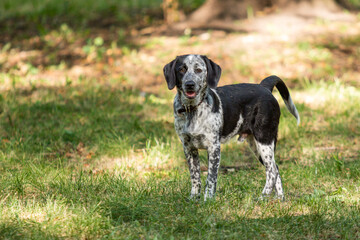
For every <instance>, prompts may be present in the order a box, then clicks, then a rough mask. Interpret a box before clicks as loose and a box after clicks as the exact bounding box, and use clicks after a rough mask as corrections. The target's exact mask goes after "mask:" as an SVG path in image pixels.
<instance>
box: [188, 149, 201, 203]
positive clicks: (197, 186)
mask: <svg viewBox="0 0 360 240" xmlns="http://www.w3.org/2000/svg"><path fill="white" fill-rule="evenodd" d="M184 152H185V157H186V160H187V162H188V165H189V170H190V179H191V193H190V199H199V198H200V191H201V178H200V161H199V153H198V150H197V149H191V148H186V147H184Z"/></svg>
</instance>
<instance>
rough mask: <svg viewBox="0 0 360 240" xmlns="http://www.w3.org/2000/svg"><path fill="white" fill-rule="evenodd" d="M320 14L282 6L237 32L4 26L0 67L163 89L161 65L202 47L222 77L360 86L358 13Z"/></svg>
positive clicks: (45, 78)
mask: <svg viewBox="0 0 360 240" xmlns="http://www.w3.org/2000/svg"><path fill="white" fill-rule="evenodd" d="M304 11H305V10H302V12H304ZM300 12H301V11H300ZM305 12H306V11H305ZM319 16H320V17H319ZM319 16H317V17H312V16H306V14H305V15H304V14H293V12H292V11H283V12H276V13H272V14H270V15H265V16H262V17H257V18H254V19H251V20H244V21H241V22H238V23H235V24H237V25H238V26H239V29H243V30H244V31H238V32H227V31H223V30H201V29H194V30H191V29H185V30H184V31H183V32H182V33H181V34H180V35H173V34H172V33H171V28H168V27H166V26H165V25H164V26H152V27H148V28H145V29H140V30H138V29H128V30H127V31H126V32H121V28H119V27H112V28H110V29H101V28H94V29H90V30H89V32H88V33H86V34H84V33H77V32H74V31H73V30H71V29H69V28H68V27H67V28H66V27H64V28H61V29H57V30H54V31H50V32H48V33H47V34H45V35H42V36H40V35H39V36H32V37H28V38H25V37H24V38H19V37H14V36H13V35H11V34H6V33H2V37H0V38H2V40H0V49H2V50H1V51H0V68H1V71H2V72H3V73H5V74H8V75H10V76H19V77H21V79H23V80H22V81H24V82H25V83H26V82H29V83H36V82H41V84H48V85H63V84H65V83H66V82H67V81H68V80H69V79H71V80H76V79H79V78H84V79H86V78H96V79H98V80H99V82H102V83H108V82H111V81H113V80H114V81H115V82H116V83H117V84H119V83H120V84H121V85H127V86H130V87H134V88H138V89H140V90H141V91H144V92H153V93H159V92H161V91H163V89H165V81H164V78H163V75H162V68H163V66H164V65H165V64H166V63H168V62H169V61H171V60H172V59H173V58H175V57H176V56H177V55H182V54H188V53H197V54H204V55H208V56H209V57H210V58H211V59H213V60H214V61H215V62H217V63H218V64H219V65H220V66H221V67H222V69H223V74H222V79H221V82H220V85H224V84H229V83H238V82H258V81H260V80H261V79H263V78H264V77H266V76H267V75H271V74H276V75H279V76H281V77H282V78H286V79H288V81H289V85H290V86H291V85H292V84H299V82H300V81H301V79H310V81H318V80H320V79H325V80H329V79H334V78H340V79H341V80H342V81H345V82H348V83H349V84H352V85H355V86H359V81H358V80H357V79H360V74H359V64H357V60H356V59H358V58H359V57H360V41H359V40H360V20H359V18H357V17H356V16H355V15H352V14H350V13H329V12H327V13H325V12H324V13H321V14H320V15H319ZM22 31H24V32H23V34H22V35H26V34H25V32H26V30H25V29H24V30H22ZM119 34H120V35H121V36H120V37H119ZM96 41H98V42H97V43H96ZM4 79H5V78H4ZM40 80H41V81H40ZM3 82H4V84H2V89H7V88H9V87H11V81H6V79H5V80H4V81H3Z"/></svg>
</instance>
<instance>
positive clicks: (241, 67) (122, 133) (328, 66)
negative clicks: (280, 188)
mask: <svg viewBox="0 0 360 240" xmlns="http://www.w3.org/2000/svg"><path fill="white" fill-rule="evenodd" d="M130 2H131V4H133V9H135V10H134V11H127V10H128V9H127V10H126V14H123V12H122V11H119V12H118V10H119V9H125V8H121V6H123V5H124V4H125V5H126V4H130ZM157 2H159V1H103V2H99V1H98V2H94V1H90V2H89V1H86V3H87V4H88V7H87V8H78V7H77V5H76V4H80V5H81V4H84V2H83V1H65V2H64V1H63V2H62V1H53V0H49V1H34V0H32V1H27V2H26V3H24V4H23V7H22V8H18V6H19V5H20V1H13V0H12V1H8V0H5V1H2V2H1V3H0V18H1V19H0V20H3V21H4V25H2V26H5V27H4V28H2V29H1V31H2V32H3V33H4V34H3V35H4V40H3V44H2V45H1V44H0V67H1V68H2V70H3V71H2V73H0V85H1V87H0V126H1V127H0V239H359V238H360V231H359V229H360V200H359V199H360V162H359V159H360V157H359V156H360V147H359V146H360V142H359V135H360V110H359V109H360V90H359V81H358V78H357V76H358V75H356V73H357V65H356V59H357V58H356V57H357V56H359V44H358V43H359V36H358V34H357V35H351V36H347V34H346V33H345V32H343V34H340V33H339V36H334V35H333V34H332V33H331V34H330V35H329V34H327V35H326V34H325V35H324V36H319V39H318V38H314V39H312V38H311V39H307V38H305V39H300V40H299V42H294V43H287V44H286V45H284V44H278V45H277V44H275V43H274V44H272V46H273V47H277V48H274V49H272V48H269V49H259V50H257V51H253V52H250V53H249V52H247V51H245V50H244V49H241V48H240V49H239V50H236V51H234V52H231V54H228V53H226V52H225V51H223V50H221V49H220V47H219V49H220V50H218V49H215V48H216V46H217V45H213V43H215V42H217V41H219V42H220V43H222V44H225V43H226V41H227V40H226V39H228V40H232V42H234V39H233V38H232V37H234V36H238V35H236V33H233V34H229V35H226V37H225V38H222V37H219V38H215V37H212V36H211V41H209V42H211V44H210V45H209V42H206V41H202V40H201V39H200V38H199V37H198V36H190V35H184V36H180V37H178V38H176V39H174V38H173V37H166V36H161V37H149V38H148V39H146V40H145V41H144V42H140V43H138V42H135V41H134V42H131V41H127V40H128V38H127V35H126V33H125V32H124V31H125V30H124V28H123V26H122V25H120V26H119V27H114V28H110V29H108V28H106V29H99V31H93V28H92V24H89V25H87V24H88V23H90V22H91V21H94V20H95V21H96V19H97V17H98V16H104V15H105V16H108V14H109V11H115V12H116V13H113V14H110V16H115V17H116V16H118V17H119V19H118V20H117V21H118V22H122V23H126V21H127V20H126V19H127V17H128V18H129V19H130V18H131V19H133V17H134V14H135V15H136V13H138V12H137V10H138V9H139V8H137V7H136V6H137V4H140V5H141V4H143V7H144V8H145V9H150V8H151V6H152V5H151V4H155V3H157ZM160 2H161V1H160ZM181 2H182V4H189V5H190V4H191V3H190V2H189V1H181ZM199 2H200V1H199ZM1 4H2V5H1ZM66 4H67V5H66ZM62 5H64V6H65V5H66V6H67V9H65V8H62V7H61V6H62ZM111 5H114V6H113V8H111ZM140 5H139V6H140ZM145 5H146V6H145ZM154 8H156V9H160V6H155V5H154ZM51 9H53V12H51ZM101 9H102V10H101ZM111 9H112V10H111ZM136 9H137V10H136ZM65 10H66V11H65ZM140 12H141V11H140ZM51 14H53V15H51ZM117 14H118V15H117ZM149 14H150V13H149ZM53 16H56V17H53ZM71 17H74V18H71ZM69 19H70V20H71V21H69ZM17 20H19V21H18V22H17ZM14 21H15V22H17V23H18V24H19V26H20V28H13V27H12V26H13V25H12V23H14ZM22 21H24V22H27V23H35V24H34V27H35V28H36V29H37V30H39V31H35V33H32V34H30V36H31V37H27V34H29V33H28V32H27V30H24V31H22V30H21V26H22V25H21V22H22ZM48 21H50V22H48ZM84 21H85V22H84ZM47 24H49V25H50V27H49V28H48V26H47ZM324 24H326V23H324ZM324 24H323V25H324ZM94 25H96V24H94ZM6 26H7V27H8V28H9V29H12V30H11V31H13V32H14V33H16V34H13V35H11V34H9V32H8V31H7V30H8V28H7V27H6ZM76 26H85V27H81V28H80V29H79V28H77V27H76ZM346 26H347V25H346ZM41 29H43V30H44V31H43V32H42V31H40V30H41ZM90 29H91V30H90ZM347 29H352V28H351V27H348V28H347ZM20 30H21V31H20ZM344 31H345V30H344ZM104 32H106V34H105V33H104ZM209 34H211V32H209ZM239 36H240V35H239ZM7 37H9V38H7ZM333 38H334V39H333ZM329 39H330V40H331V41H329ZM332 39H333V40H332ZM229 42H230V43H231V41H229ZM329 42H331V43H329ZM60 43H61V44H60ZM62 44H63V45H62ZM240 45H241V44H240ZM214 46H215V47H214ZM219 46H220V45H219ZM246 47H247V46H246ZM250 47H254V46H251V45H250ZM178 49H182V51H186V52H187V51H189V52H191V51H202V52H204V54H206V52H207V51H209V52H208V53H210V52H212V50H217V51H215V53H214V54H213V55H212V56H211V58H212V59H214V58H215V59H217V60H219V61H221V67H222V68H223V70H224V71H223V73H224V74H223V75H222V81H224V82H225V81H227V82H229V81H230V80H231V81H233V82H245V81H246V82H256V81H257V80H258V79H259V78H260V77H259V76H263V75H266V74H274V73H276V74H278V75H279V76H281V75H282V73H284V74H285V76H288V78H287V79H286V78H285V79H284V80H285V82H286V83H287V84H288V86H291V87H290V91H291V96H292V98H293V100H294V102H295V104H296V106H297V108H298V110H299V112H300V115H301V124H300V126H296V120H295V119H294V117H293V116H292V115H291V114H290V113H289V112H288V111H287V110H286V107H285V105H284V103H283V101H282V100H281V98H280V97H279V94H278V93H276V92H275V93H274V94H275V96H276V97H277V98H278V100H279V103H280V106H281V112H282V116H281V121H280V127H279V137H278V144H277V152H276V161H277V163H278V165H279V168H280V172H281V174H282V179H283V184H284V190H285V194H286V201H285V202H279V201H276V200H272V199H270V200H268V201H259V200H258V197H259V195H260V193H261V191H262V188H263V186H264V184H265V171H264V168H263V167H262V166H261V164H260V163H259V162H258V161H257V160H255V159H254V157H253V155H252V153H251V152H250V151H249V149H248V146H247V144H246V143H243V144H239V143H237V142H236V141H232V142H230V143H229V144H227V145H223V146H222V164H221V165H222V166H235V167H234V169H235V171H233V172H231V171H228V172H225V171H224V170H221V172H220V176H219V183H218V192H217V195H216V199H215V201H211V202H206V203H204V202H203V201H202V200H201V201H199V202H193V201H189V200H188V196H189V192H190V181H189V173H188V169H187V164H186V161H185V159H184V155H183V152H182V146H181V143H180V140H179V139H178V137H177V136H176V134H175V131H174V127H173V113H172V99H173V94H174V92H170V91H167V87H166V84H165V81H164V80H163V77H162V70H161V68H162V66H163V64H165V63H166V62H167V61H168V60H169V59H170V56H173V55H174V56H175V54H178V52H177V51H178ZM276 49H281V51H280V50H279V51H276ZM283 49H285V50H287V51H283ZM33 50H35V51H33ZM110 50H111V51H110ZM289 50H290V51H289ZM27 53H29V54H28V55H26V56H27V57H25V58H24V59H20V60H18V59H16V57H17V56H23V54H27ZM31 53H34V55H31ZM216 56H217V57H216ZM111 59H112V60H114V61H115V63H114V64H111V61H108V60H111ZM154 59H155V60H156V61H154ZM116 60H119V62H118V63H117V62H116ZM148 61H150V62H151V63H152V64H145V62H146V63H147V62H148ZM122 64H124V65H126V66H125V67H124V68H123V69H122V68H121V67H122ZM74 66H79V67H80V70H82V69H83V68H82V67H84V66H90V67H91V69H94V71H95V70H98V68H100V70H101V71H100V70H98V71H97V72H101V76H100V77H99V78H97V79H94V78H92V77H88V76H80V77H79V78H76V77H72V76H71V75H70V74H69V72H70V71H69V70H70V69H71V68H72V67H74ZM139 66H140V67H139ZM298 66H300V67H301V66H302V68H297V67H298ZM132 68H134V69H132ZM303 68H304V69H305V70H302V69H303ZM119 69H120V70H119ZM122 70H124V71H122ZM84 72H86V71H84ZM95 72H96V71H95ZM113 73H114V74H113ZM57 74H60V75H61V76H65V77H64V78H56V76H57ZM67 74H69V77H67V76H68V75H67ZM95 76H96V74H95ZM137 78H139V79H140V84H141V85H144V86H145V85H151V84H154V85H153V86H152V87H153V88H151V90H150V91H146V90H143V89H142V87H143V86H139V88H140V89H142V90H139V89H138V88H136V87H134V85H132V84H133V81H134V82H136V81H135V80H137ZM159 79H160V80H161V81H162V85H161V86H159V85H157V84H158V80H159ZM142 81H144V82H142ZM137 83H138V84H139V82H137ZM221 83H222V82H221ZM158 88H159V89H160V90H157V89H158ZM152 90H153V92H156V94H151V93H150V92H152ZM200 157H201V164H202V166H206V165H207V163H206V152H204V151H202V152H201V156H200ZM205 179H206V172H203V173H202V180H203V182H204V181H205Z"/></svg>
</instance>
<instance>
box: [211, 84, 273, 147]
mask: <svg viewBox="0 0 360 240" xmlns="http://www.w3.org/2000/svg"><path fill="white" fill-rule="evenodd" d="M216 93H217V94H218V96H219V98H220V100H221V105H222V110H223V119H224V124H223V128H222V134H221V135H222V140H223V141H222V142H225V141H226V140H229V139H230V138H232V137H234V136H235V135H237V134H240V135H241V134H252V135H255V134H256V133H257V130H262V129H263V128H267V129H268V134H266V135H268V136H267V137H266V142H268V141H271V140H273V139H274V137H276V133H277V126H278V124H279V118H280V108H279V104H278V102H277V100H276V99H275V97H274V96H273V95H272V93H271V92H270V91H269V90H268V89H266V88H264V87H262V86H261V85H259V84H248V83H243V84H234V85H227V86H223V87H218V88H217V89H216ZM260 128H261V129H260ZM259 132H260V133H261V134H262V135H264V134H263V131H259ZM255 137H259V138H263V136H256V135H255Z"/></svg>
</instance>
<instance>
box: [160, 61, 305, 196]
mask: <svg viewBox="0 0 360 240" xmlns="http://www.w3.org/2000/svg"><path fill="white" fill-rule="evenodd" d="M164 75H165V78H166V82H167V85H168V88H169V89H170V90H171V89H173V88H174V87H175V86H176V88H177V95H176V96H175V99H174V116H175V129H176V132H177V134H178V135H179V137H180V139H181V142H182V144H183V147H184V152H185V157H186V159H187V162H188V164H189V169H190V177H191V196H190V197H191V198H196V199H198V198H199V197H200V191H201V179H200V162H199V154H198V149H206V150H207V152H208V176H207V180H206V187H205V188H206V189H205V201H206V200H207V199H210V198H213V197H214V195H215V191H216V182H217V176H218V170H219V164H220V144H221V143H225V142H226V141H228V140H229V139H230V138H232V137H234V136H235V135H239V140H240V141H243V140H245V139H247V141H248V142H249V143H250V146H252V148H254V149H256V151H255V152H257V156H258V159H259V161H260V162H261V163H262V164H263V165H264V166H265V168H266V184H265V188H264V190H263V192H262V196H261V197H267V196H269V195H270V194H271V192H272V190H273V188H274V187H275V193H276V195H277V197H278V198H280V199H284V192H283V187H282V183H281V178H280V174H279V169H278V166H277V165H276V163H275V159H274V151H275V146H276V141H277V132H278V125H279V118H280V108H279V104H278V102H277V100H276V99H275V98H274V96H273V95H272V93H271V92H272V90H273V88H274V86H276V88H277V89H278V90H279V92H280V95H281V97H282V98H283V100H284V101H285V104H286V106H287V108H288V109H289V111H290V112H291V113H292V114H293V115H294V116H295V117H296V119H297V122H298V124H299V122H300V117H299V114H298V111H297V110H296V107H295V105H294V103H293V102H292V100H291V97H290V94H289V91H288V89H287V87H286V85H285V84H284V82H283V81H282V80H281V79H280V78H278V77H276V76H270V77H267V78H265V79H264V80H263V81H262V82H261V83H260V84H235V85H227V86H223V87H218V88H217V87H216V86H217V84H218V82H219V79H220V75H221V68H220V67H219V66H218V65H217V64H216V63H214V62H213V61H211V60H210V59H208V58H207V57H206V56H201V55H183V56H178V57H176V59H175V60H173V61H171V62H170V63H168V64H167V65H165V67H164Z"/></svg>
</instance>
